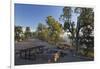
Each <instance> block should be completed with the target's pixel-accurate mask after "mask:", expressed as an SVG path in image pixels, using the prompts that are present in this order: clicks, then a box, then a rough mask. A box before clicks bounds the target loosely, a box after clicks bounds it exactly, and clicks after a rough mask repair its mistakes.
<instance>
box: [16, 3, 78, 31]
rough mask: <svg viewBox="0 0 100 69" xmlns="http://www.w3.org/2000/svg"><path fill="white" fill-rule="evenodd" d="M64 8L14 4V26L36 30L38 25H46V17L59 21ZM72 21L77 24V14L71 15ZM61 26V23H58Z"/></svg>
mask: <svg viewBox="0 0 100 69" xmlns="http://www.w3.org/2000/svg"><path fill="white" fill-rule="evenodd" d="M63 8H64V6H48V5H34V4H15V9H14V10H15V14H14V16H15V25H16V26H22V27H27V26H28V27H30V28H31V29H32V30H33V31H35V30H36V28H37V26H38V24H39V23H43V24H46V21H45V20H46V17H47V16H53V17H54V18H55V19H56V20H57V21H59V17H60V15H61V14H62V13H63ZM72 20H73V21H74V22H75V23H76V22H77V14H72ZM59 22H60V23H61V24H62V25H63V22H62V21H59Z"/></svg>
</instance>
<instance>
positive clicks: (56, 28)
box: [46, 16, 62, 44]
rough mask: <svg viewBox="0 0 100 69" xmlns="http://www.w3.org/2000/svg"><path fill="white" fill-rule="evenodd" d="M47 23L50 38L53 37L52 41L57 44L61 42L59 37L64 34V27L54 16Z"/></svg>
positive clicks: (49, 17) (48, 18)
mask: <svg viewBox="0 0 100 69" xmlns="http://www.w3.org/2000/svg"><path fill="white" fill-rule="evenodd" d="M46 23H47V25H48V28H49V36H51V37H50V39H51V41H53V42H55V44H56V43H57V41H59V35H60V33H61V32H62V25H61V24H60V23H59V22H58V21H56V20H55V19H54V18H53V17H52V16H48V17H47V19H46Z"/></svg>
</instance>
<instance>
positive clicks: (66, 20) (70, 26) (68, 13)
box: [60, 7, 75, 45]
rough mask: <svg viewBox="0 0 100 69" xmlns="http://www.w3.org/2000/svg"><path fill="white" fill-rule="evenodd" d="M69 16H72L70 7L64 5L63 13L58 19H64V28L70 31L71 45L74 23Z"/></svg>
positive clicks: (73, 35)
mask: <svg viewBox="0 0 100 69" xmlns="http://www.w3.org/2000/svg"><path fill="white" fill-rule="evenodd" d="M71 17H72V8H71V7H64V8H63V14H62V15H61V16H60V19H62V20H63V21H64V30H65V31H67V32H70V33H71V35H72V45H73V39H74V37H75V23H74V22H72V21H71Z"/></svg>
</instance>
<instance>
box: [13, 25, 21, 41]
mask: <svg viewBox="0 0 100 69" xmlns="http://www.w3.org/2000/svg"><path fill="white" fill-rule="evenodd" d="M22 34H23V31H22V27H21V26H15V41H20V40H22V39H23V38H22Z"/></svg>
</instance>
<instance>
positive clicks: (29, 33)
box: [24, 27, 32, 39]
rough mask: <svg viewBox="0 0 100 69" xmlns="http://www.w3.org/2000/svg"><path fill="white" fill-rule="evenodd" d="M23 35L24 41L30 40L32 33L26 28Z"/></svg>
mask: <svg viewBox="0 0 100 69" xmlns="http://www.w3.org/2000/svg"><path fill="white" fill-rule="evenodd" d="M24 35H25V39H28V38H31V36H32V33H31V30H30V27H26V30H25V33H24Z"/></svg>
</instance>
